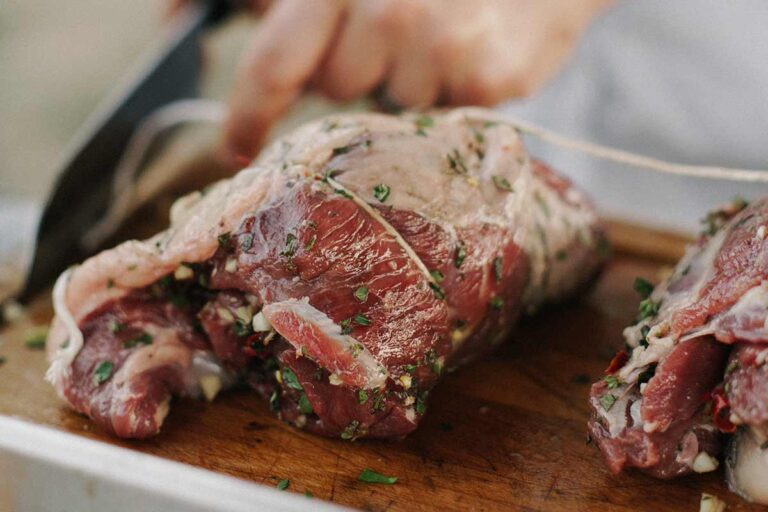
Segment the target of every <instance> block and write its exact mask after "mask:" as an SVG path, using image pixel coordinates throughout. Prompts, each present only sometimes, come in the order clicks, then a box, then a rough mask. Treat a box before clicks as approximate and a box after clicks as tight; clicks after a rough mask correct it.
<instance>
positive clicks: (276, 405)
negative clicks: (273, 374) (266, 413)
mask: <svg viewBox="0 0 768 512" xmlns="http://www.w3.org/2000/svg"><path fill="white" fill-rule="evenodd" d="M269 410H270V411H272V412H275V411H279V410H280V395H278V394H277V391H276V390H275V391H273V392H272V394H271V395H270V396H269Z"/></svg>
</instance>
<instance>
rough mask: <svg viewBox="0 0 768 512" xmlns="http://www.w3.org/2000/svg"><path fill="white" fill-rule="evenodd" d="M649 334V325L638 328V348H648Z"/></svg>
mask: <svg viewBox="0 0 768 512" xmlns="http://www.w3.org/2000/svg"><path fill="white" fill-rule="evenodd" d="M649 332H651V326H650V325H644V326H642V327H641V328H640V336H642V338H640V346H641V347H647V346H648V333H649Z"/></svg>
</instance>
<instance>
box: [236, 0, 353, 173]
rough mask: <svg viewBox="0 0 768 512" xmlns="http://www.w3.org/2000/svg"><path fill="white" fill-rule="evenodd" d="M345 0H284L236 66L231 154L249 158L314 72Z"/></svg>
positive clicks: (275, 6)
mask: <svg viewBox="0 0 768 512" xmlns="http://www.w3.org/2000/svg"><path fill="white" fill-rule="evenodd" d="M343 6H344V2H343V1H341V0H312V1H311V2H307V1H305V0H280V1H279V2H277V3H276V4H275V5H274V6H273V8H272V9H270V10H269V11H268V12H267V14H266V16H265V18H264V19H263V21H262V23H261V25H260V26H259V28H258V29H257V31H256V34H255V36H254V37H253V39H252V41H251V43H250V45H249V47H248V48H247V50H246V52H245V53H244V55H243V58H242V60H241V63H240V66H239V68H238V71H237V74H236V77H235V84H234V88H233V91H232V95H231V97H230V100H229V107H230V109H229V116H228V119H227V121H226V123H225V126H224V137H225V146H226V150H227V152H228V153H229V156H230V157H231V158H232V159H239V160H242V159H244V158H245V159H250V158H251V157H252V156H253V155H254V154H255V152H256V150H257V148H258V146H259V144H260V143H261V142H262V141H263V139H264V137H265V136H266V133H267V132H268V130H269V127H270V126H271V125H272V123H273V122H274V121H275V120H276V119H277V118H278V117H279V116H280V115H282V114H283V112H284V111H285V110H286V109H287V108H288V107H289V106H290V105H291V104H292V103H293V101H294V100H295V99H296V97H297V96H298V95H299V93H300V92H301V89H302V87H303V86H304V84H305V83H306V82H307V80H308V79H309V77H310V76H312V74H313V73H314V71H315V69H316V68H317V66H318V64H319V62H320V61H321V59H322V56H323V54H324V52H325V50H326V48H327V46H328V44H329V42H330V40H331V38H332V36H333V32H334V29H335V27H336V24H337V22H338V20H339V17H340V13H341V12H342V10H343Z"/></svg>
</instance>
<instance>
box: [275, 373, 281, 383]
mask: <svg viewBox="0 0 768 512" xmlns="http://www.w3.org/2000/svg"><path fill="white" fill-rule="evenodd" d="M275 380H276V381H277V383H278V384H282V383H283V373H282V372H281V371H280V370H275Z"/></svg>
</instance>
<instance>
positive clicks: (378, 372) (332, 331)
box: [262, 297, 387, 389]
mask: <svg viewBox="0 0 768 512" xmlns="http://www.w3.org/2000/svg"><path fill="white" fill-rule="evenodd" d="M262 311H263V312H264V315H265V316H266V317H267V319H268V320H269V319H271V318H273V316H274V315H278V314H280V313H284V312H288V313H291V314H294V315H296V316H297V317H299V318H301V319H302V320H303V321H304V322H307V323H308V324H310V325H312V326H313V327H315V328H317V329H319V330H320V331H322V333H323V334H324V335H325V336H326V337H327V338H328V339H330V340H331V341H332V342H333V343H335V344H336V345H337V346H338V349H339V351H340V352H345V353H349V354H356V356H355V362H356V363H357V364H359V365H360V366H361V368H362V370H363V371H364V373H365V375H366V385H365V386H364V387H365V388H367V389H375V388H381V387H383V386H384V384H385V383H386V380H387V372H386V370H385V368H384V366H382V364H381V363H379V362H378V361H377V360H376V358H375V357H373V355H372V354H371V353H370V352H369V351H368V349H367V348H365V347H364V346H363V344H362V343H360V342H359V341H357V340H356V339H355V338H353V337H352V336H349V335H346V334H342V332H341V326H340V325H339V324H337V323H336V322H334V321H333V320H331V318H330V317H328V315H326V314H325V313H323V312H322V311H320V310H318V309H317V308H315V307H314V306H312V305H311V304H310V303H309V299H308V298H307V297H304V298H302V299H299V300H296V299H288V300H285V301H281V302H275V303H272V304H267V305H266V306H264V308H263V309H262ZM275 330H276V331H277V332H279V333H280V335H281V336H283V337H284V338H285V339H286V340H288V342H290V343H291V344H292V345H293V346H294V347H295V348H296V349H297V350H299V351H300V352H302V351H304V352H306V353H307V355H309V356H310V357H312V358H313V359H315V360H321V361H322V360H324V359H325V358H324V357H323V355H324V354H317V353H313V349H312V347H307V346H305V345H303V344H302V342H301V339H291V337H290V335H291V333H283V332H280V329H279V328H275ZM328 370H330V371H331V372H333V373H336V374H339V378H340V379H342V380H343V378H344V375H343V372H341V371H340V370H341V369H340V368H330V367H329V368H328Z"/></svg>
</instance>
